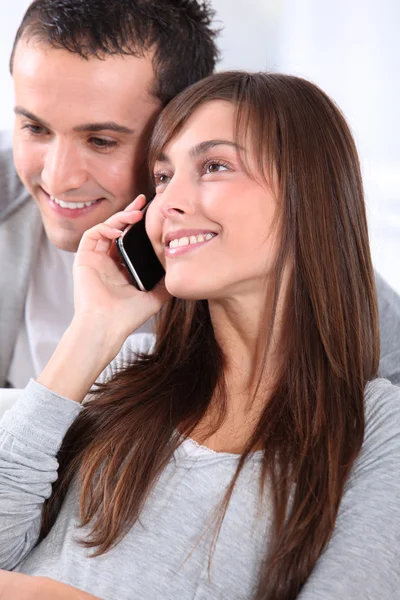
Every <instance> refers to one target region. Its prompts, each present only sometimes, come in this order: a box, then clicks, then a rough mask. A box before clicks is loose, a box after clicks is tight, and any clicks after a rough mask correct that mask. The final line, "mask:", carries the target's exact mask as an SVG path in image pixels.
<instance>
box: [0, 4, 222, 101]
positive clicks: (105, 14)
mask: <svg viewBox="0 0 400 600" xmlns="http://www.w3.org/2000/svg"><path fill="white" fill-rule="evenodd" d="M213 17H214V11H213V10H211V8H210V4H209V2H208V0H154V1H153V0H35V1H34V2H32V4H31V5H30V6H29V7H28V9H27V11H26V13H25V15H24V17H23V19H22V22H21V25H20V27H19V29H18V31H17V34H16V37H15V40H14V46H13V50H12V54H11V59H10V70H11V72H12V70H13V60H14V54H15V48H16V45H17V43H18V41H19V40H20V39H21V37H26V38H27V39H30V38H38V40H40V41H43V42H45V43H48V44H49V45H50V46H52V47H54V48H60V49H65V50H68V51H69V52H73V53H76V54H79V55H80V56H82V57H83V58H86V59H88V58H91V57H97V58H100V59H102V58H105V57H106V56H107V55H132V56H143V54H144V53H145V52H146V51H148V50H150V49H151V51H153V52H154V59H153V67H154V71H155V75H156V82H155V88H154V89H153V90H152V93H153V94H154V95H155V96H156V97H158V98H159V99H160V100H161V102H162V104H163V105H165V104H167V102H169V100H171V98H173V97H174V96H176V95H177V94H178V93H179V92H180V91H181V90H183V89H184V88H186V87H187V86H188V85H190V84H192V83H194V82H195V81H198V80H199V79H202V78H203V77H206V76H207V75H209V74H211V73H212V71H213V70H214V67H215V63H216V60H217V58H218V50H217V46H216V44H215V37H216V35H217V33H218V32H217V30H215V29H213V28H212V26H211V24H212V19H213Z"/></svg>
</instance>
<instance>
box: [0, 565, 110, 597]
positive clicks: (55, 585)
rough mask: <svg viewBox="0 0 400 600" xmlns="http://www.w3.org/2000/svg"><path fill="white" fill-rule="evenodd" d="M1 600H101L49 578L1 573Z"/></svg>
mask: <svg viewBox="0 0 400 600" xmlns="http://www.w3.org/2000/svg"><path fill="white" fill-rule="evenodd" d="M0 600H100V599H99V598H97V596H92V595H91V594H87V593H86V592H82V591H81V590H78V589H77V588H74V587H71V586H69V585H65V584H64V583H60V582H59V581H54V580H53V579H48V578H47V577H32V576H30V575H22V574H21V573H8V572H7V571H0Z"/></svg>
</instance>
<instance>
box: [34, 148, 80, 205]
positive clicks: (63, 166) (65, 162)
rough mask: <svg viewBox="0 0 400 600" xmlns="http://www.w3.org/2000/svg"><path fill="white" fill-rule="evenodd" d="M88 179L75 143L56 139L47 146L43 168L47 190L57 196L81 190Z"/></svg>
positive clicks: (44, 184)
mask: <svg viewBox="0 0 400 600" xmlns="http://www.w3.org/2000/svg"><path fill="white" fill-rule="evenodd" d="M86 180H87V171H86V167H85V164H84V161H83V160H82V157H81V156H80V155H79V151H78V149H77V148H76V146H75V144H74V143H73V142H71V141H68V140H60V139H54V140H53V141H52V142H51V143H50V144H49V146H48V147H47V148H46V154H45V157H44V163H43V169H42V181H43V186H44V188H45V191H46V192H47V193H48V194H50V195H51V196H54V197H55V198H58V197H62V196H63V195H64V194H65V193H66V192H70V191H73V190H79V189H80V188H81V187H82V186H83V184H84V183H85V182H86Z"/></svg>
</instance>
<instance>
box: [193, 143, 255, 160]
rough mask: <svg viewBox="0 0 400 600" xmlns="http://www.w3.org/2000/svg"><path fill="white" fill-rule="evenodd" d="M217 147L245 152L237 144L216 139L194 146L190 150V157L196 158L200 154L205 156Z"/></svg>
mask: <svg viewBox="0 0 400 600" xmlns="http://www.w3.org/2000/svg"><path fill="white" fill-rule="evenodd" d="M215 146H230V147H231V148H235V149H236V150H240V151H242V152H244V148H243V147H242V146H240V144H237V143H236V142H232V141H231V140H221V139H216V140H207V141H205V142H200V143H199V144H196V145H195V146H193V148H191V149H190V150H189V156H191V157H192V158H196V157H197V156H199V155H200V154H204V153H205V152H207V151H208V150H211V148H215Z"/></svg>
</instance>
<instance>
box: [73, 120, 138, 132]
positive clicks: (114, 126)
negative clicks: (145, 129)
mask: <svg viewBox="0 0 400 600" xmlns="http://www.w3.org/2000/svg"><path fill="white" fill-rule="evenodd" d="M74 131H78V132H82V131H83V132H88V133H99V132H100V131H114V132H115V133H125V134H128V135H131V134H132V133H135V132H134V130H133V129H130V128H129V127H125V125H119V124H118V123H115V122H114V121H105V122H104V123H84V124H83V125H78V126H77V127H74Z"/></svg>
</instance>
